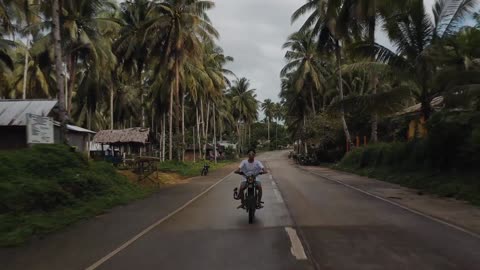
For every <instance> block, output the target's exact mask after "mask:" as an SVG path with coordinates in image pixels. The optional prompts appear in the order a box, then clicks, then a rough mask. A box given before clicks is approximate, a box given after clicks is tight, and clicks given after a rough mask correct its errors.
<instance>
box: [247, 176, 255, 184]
mask: <svg viewBox="0 0 480 270" xmlns="http://www.w3.org/2000/svg"><path fill="white" fill-rule="evenodd" d="M254 181H255V177H252V176H250V177H248V178H247V182H248V183H253V182H254Z"/></svg>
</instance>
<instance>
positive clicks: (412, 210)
mask: <svg viewBox="0 0 480 270" xmlns="http://www.w3.org/2000/svg"><path fill="white" fill-rule="evenodd" d="M304 170H305V169H304ZM306 171H308V170H306ZM308 172H310V173H311V174H314V175H317V176H320V177H322V178H324V179H327V180H329V181H333V182H336V183H339V184H340V185H343V186H346V187H348V188H351V189H353V190H356V191H358V192H361V193H363V194H366V195H368V196H371V197H374V198H376V199H379V200H381V201H384V202H386V203H389V204H392V205H395V206H397V207H400V208H402V209H403V210H406V211H409V212H411V213H414V214H417V215H419V216H422V217H424V218H427V219H430V220H432V221H435V222H438V223H440V224H443V225H445V226H448V227H450V228H453V229H456V230H459V231H461V232H464V233H466V234H468V235H470V236H473V237H475V238H478V239H480V234H477V233H475V232H472V231H469V230H467V229H464V228H462V227H460V226H457V225H455V224H452V223H449V222H446V221H444V220H441V219H439V218H436V217H433V216H430V215H427V214H424V213H422V212H420V211H417V210H415V209H412V208H409V207H407V206H404V205H401V204H399V203H396V202H394V201H390V200H387V199H385V198H382V197H380V196H377V195H375V194H372V193H370V192H368V191H365V190H362V189H359V188H356V187H354V186H352V185H349V184H347V183H344V182H342V181H339V180H335V179H332V178H330V177H326V176H323V175H321V174H319V173H315V172H312V171H308Z"/></svg>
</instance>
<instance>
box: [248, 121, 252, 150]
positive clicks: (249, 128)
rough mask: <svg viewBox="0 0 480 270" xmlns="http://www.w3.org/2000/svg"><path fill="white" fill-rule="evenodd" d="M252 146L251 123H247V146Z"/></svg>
mask: <svg viewBox="0 0 480 270" xmlns="http://www.w3.org/2000/svg"><path fill="white" fill-rule="evenodd" d="M250 147H252V125H250V124H248V148H250Z"/></svg>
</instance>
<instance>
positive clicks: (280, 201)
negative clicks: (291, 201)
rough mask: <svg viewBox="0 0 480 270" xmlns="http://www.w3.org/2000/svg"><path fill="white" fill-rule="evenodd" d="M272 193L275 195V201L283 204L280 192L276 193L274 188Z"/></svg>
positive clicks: (276, 190)
mask: <svg viewBox="0 0 480 270" xmlns="http://www.w3.org/2000/svg"><path fill="white" fill-rule="evenodd" d="M273 193H274V194H275V197H276V198H277V201H278V202H279V203H283V198H282V194H280V192H279V191H278V189H276V188H274V189H273Z"/></svg>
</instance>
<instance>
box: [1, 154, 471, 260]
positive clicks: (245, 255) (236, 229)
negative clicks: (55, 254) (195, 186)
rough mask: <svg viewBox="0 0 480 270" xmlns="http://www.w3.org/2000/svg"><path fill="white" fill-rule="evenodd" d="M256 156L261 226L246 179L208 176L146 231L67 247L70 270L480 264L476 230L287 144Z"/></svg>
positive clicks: (137, 217)
mask: <svg viewBox="0 0 480 270" xmlns="http://www.w3.org/2000/svg"><path fill="white" fill-rule="evenodd" d="M259 159H260V160H262V161H264V162H265V164H266V165H267V167H268V168H269V170H270V172H271V174H270V175H264V176H262V183H263V186H264V199H263V201H265V208H264V209H262V210H260V211H257V215H256V222H255V224H248V217H247V214H246V212H245V211H243V210H237V209H236V206H238V201H234V200H233V199H232V190H233V188H234V187H235V186H237V185H238V184H239V182H240V180H241V178H240V176H237V175H232V174H231V175H228V176H227V177H225V178H223V179H222V180H220V181H218V182H214V181H209V182H208V186H209V187H210V188H209V189H204V188H203V189H202V191H203V192H202V193H201V194H200V195H198V196H197V197H195V199H194V200H191V201H189V202H188V203H187V204H180V203H179V204H178V207H177V208H176V209H178V211H176V212H173V214H172V215H170V216H168V215H162V216H158V217H156V218H152V215H151V214H149V215H148V220H149V221H148V222H140V223H141V224H142V225H143V226H142V228H141V229H140V228H139V229H137V230H135V231H136V232H135V233H134V234H130V235H129V236H128V237H125V234H123V237H124V238H125V239H122V240H121V241H115V245H112V244H110V245H108V246H106V247H108V248H105V246H104V248H103V249H96V250H95V249H92V250H90V249H89V250H85V249H84V250H80V252H81V254H80V253H78V251H79V250H78V249H77V250H76V251H77V252H69V254H72V253H73V254H78V256H80V257H82V255H83V257H84V258H83V259H82V260H79V261H78V263H77V262H76V260H75V259H73V258H72V259H70V260H69V262H68V264H65V262H64V264H63V267H64V268H63V269H89V270H93V269H111V270H121V269H138V270H142V269H186V270H190V269H192V270H193V269H195V270H203V269H205V270H206V269H208V270H210V269H222V270H223V269H262V270H274V269H275V270H278V269H285V270H287V269H288V270H295V269H319V270H320V269H322V270H323V269H339V270H340V269H352V270H363V269H369V270H372V269H373V270H374V269H382V270H383V269H389V270H396V269H432V270H443V269H445V270H447V269H465V270H470V269H471V270H476V269H480V239H479V238H476V237H474V236H471V235H468V234H466V233H464V232H461V231H458V230H456V229H455V228H452V227H449V226H446V225H444V224H441V223H438V222H436V221H434V220H431V219H428V218H426V217H423V216H420V215H417V214H415V213H412V212H409V211H406V210H404V209H402V208H399V207H397V206H395V205H391V204H388V203H386V202H384V201H381V200H379V199H376V198H374V197H370V196H368V195H366V194H363V193H360V192H358V191H356V190H353V189H349V188H348V187H346V186H343V185H340V184H338V183H336V182H332V181H329V180H326V179H323V178H321V177H319V176H316V175H313V174H310V173H308V172H306V171H304V170H301V169H299V168H297V167H295V166H294V165H292V164H291V163H290V161H289V160H288V159H287V158H286V153H285V152H271V153H266V154H263V155H261V156H260V157H259ZM213 183H216V184H215V185H214V186H212V184H213ZM182 194H183V193H182ZM170 196H173V195H172V194H170ZM192 198H193V197H192ZM184 201H186V199H184ZM142 204H143V205H144V206H146V205H147V204H146V203H145V202H142ZM142 204H141V205H142ZM182 205H183V206H182ZM172 211H174V210H173V209H171V210H170V211H169V212H170V213H172ZM115 215H116V216H118V217H117V218H119V217H121V215H122V211H121V210H120V211H117V212H116V214H115ZM135 218H136V219H138V221H140V220H141V219H142V214H141V213H139V214H136V215H135ZM123 223H125V225H124V226H128V225H127V224H130V223H138V222H135V220H124V221H123ZM145 223H148V224H145ZM91 226H94V225H91ZM118 226H119V229H118V230H121V228H122V226H123V225H122V224H121V223H120V224H119V225H118ZM145 228H146V229H145ZM112 230H117V229H115V228H112ZM142 230H143V231H142ZM97 231H98V232H100V231H101V229H99V228H97ZM110 234H112V235H114V233H113V232H110ZM117 235H120V234H117ZM80 237H81V236H80ZM127 238H128V239H127ZM69 243H71V245H70V246H71V248H72V250H73V249H74V247H73V246H74V245H73V244H74V242H73V240H72V239H70V240H69ZM52 245H53V244H52ZM36 247H37V248H38V245H37V246H36ZM32 249H33V248H30V250H32ZM10 253H11V254H14V256H15V258H17V259H16V263H13V262H11V261H10V264H7V266H10V267H7V268H6V269H22V268H21V267H19V266H18V265H20V264H18V263H19V262H20V261H25V260H29V258H28V257H27V256H25V257H23V258H22V254H21V249H20V250H16V251H15V252H12V251H10ZM83 253H85V254H88V256H86V255H85V254H83ZM3 254H6V253H3ZM0 255H1V254H0ZM59 256H62V255H61V254H59ZM0 258H2V259H7V257H6V256H3V257H2V256H0ZM46 258H51V257H48V256H46ZM37 259H38V256H37ZM24 265H26V264H24ZM35 265H37V264H33V265H32V264H29V267H28V268H24V269H54V268H55V267H50V268H49V267H48V260H47V261H46V262H44V263H43V264H42V267H35ZM56 266H57V268H58V269H61V268H60V266H61V264H59V263H57V264H56ZM0 268H1V267H0ZM57 268H55V269H57ZM2 269H3V268H2Z"/></svg>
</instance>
